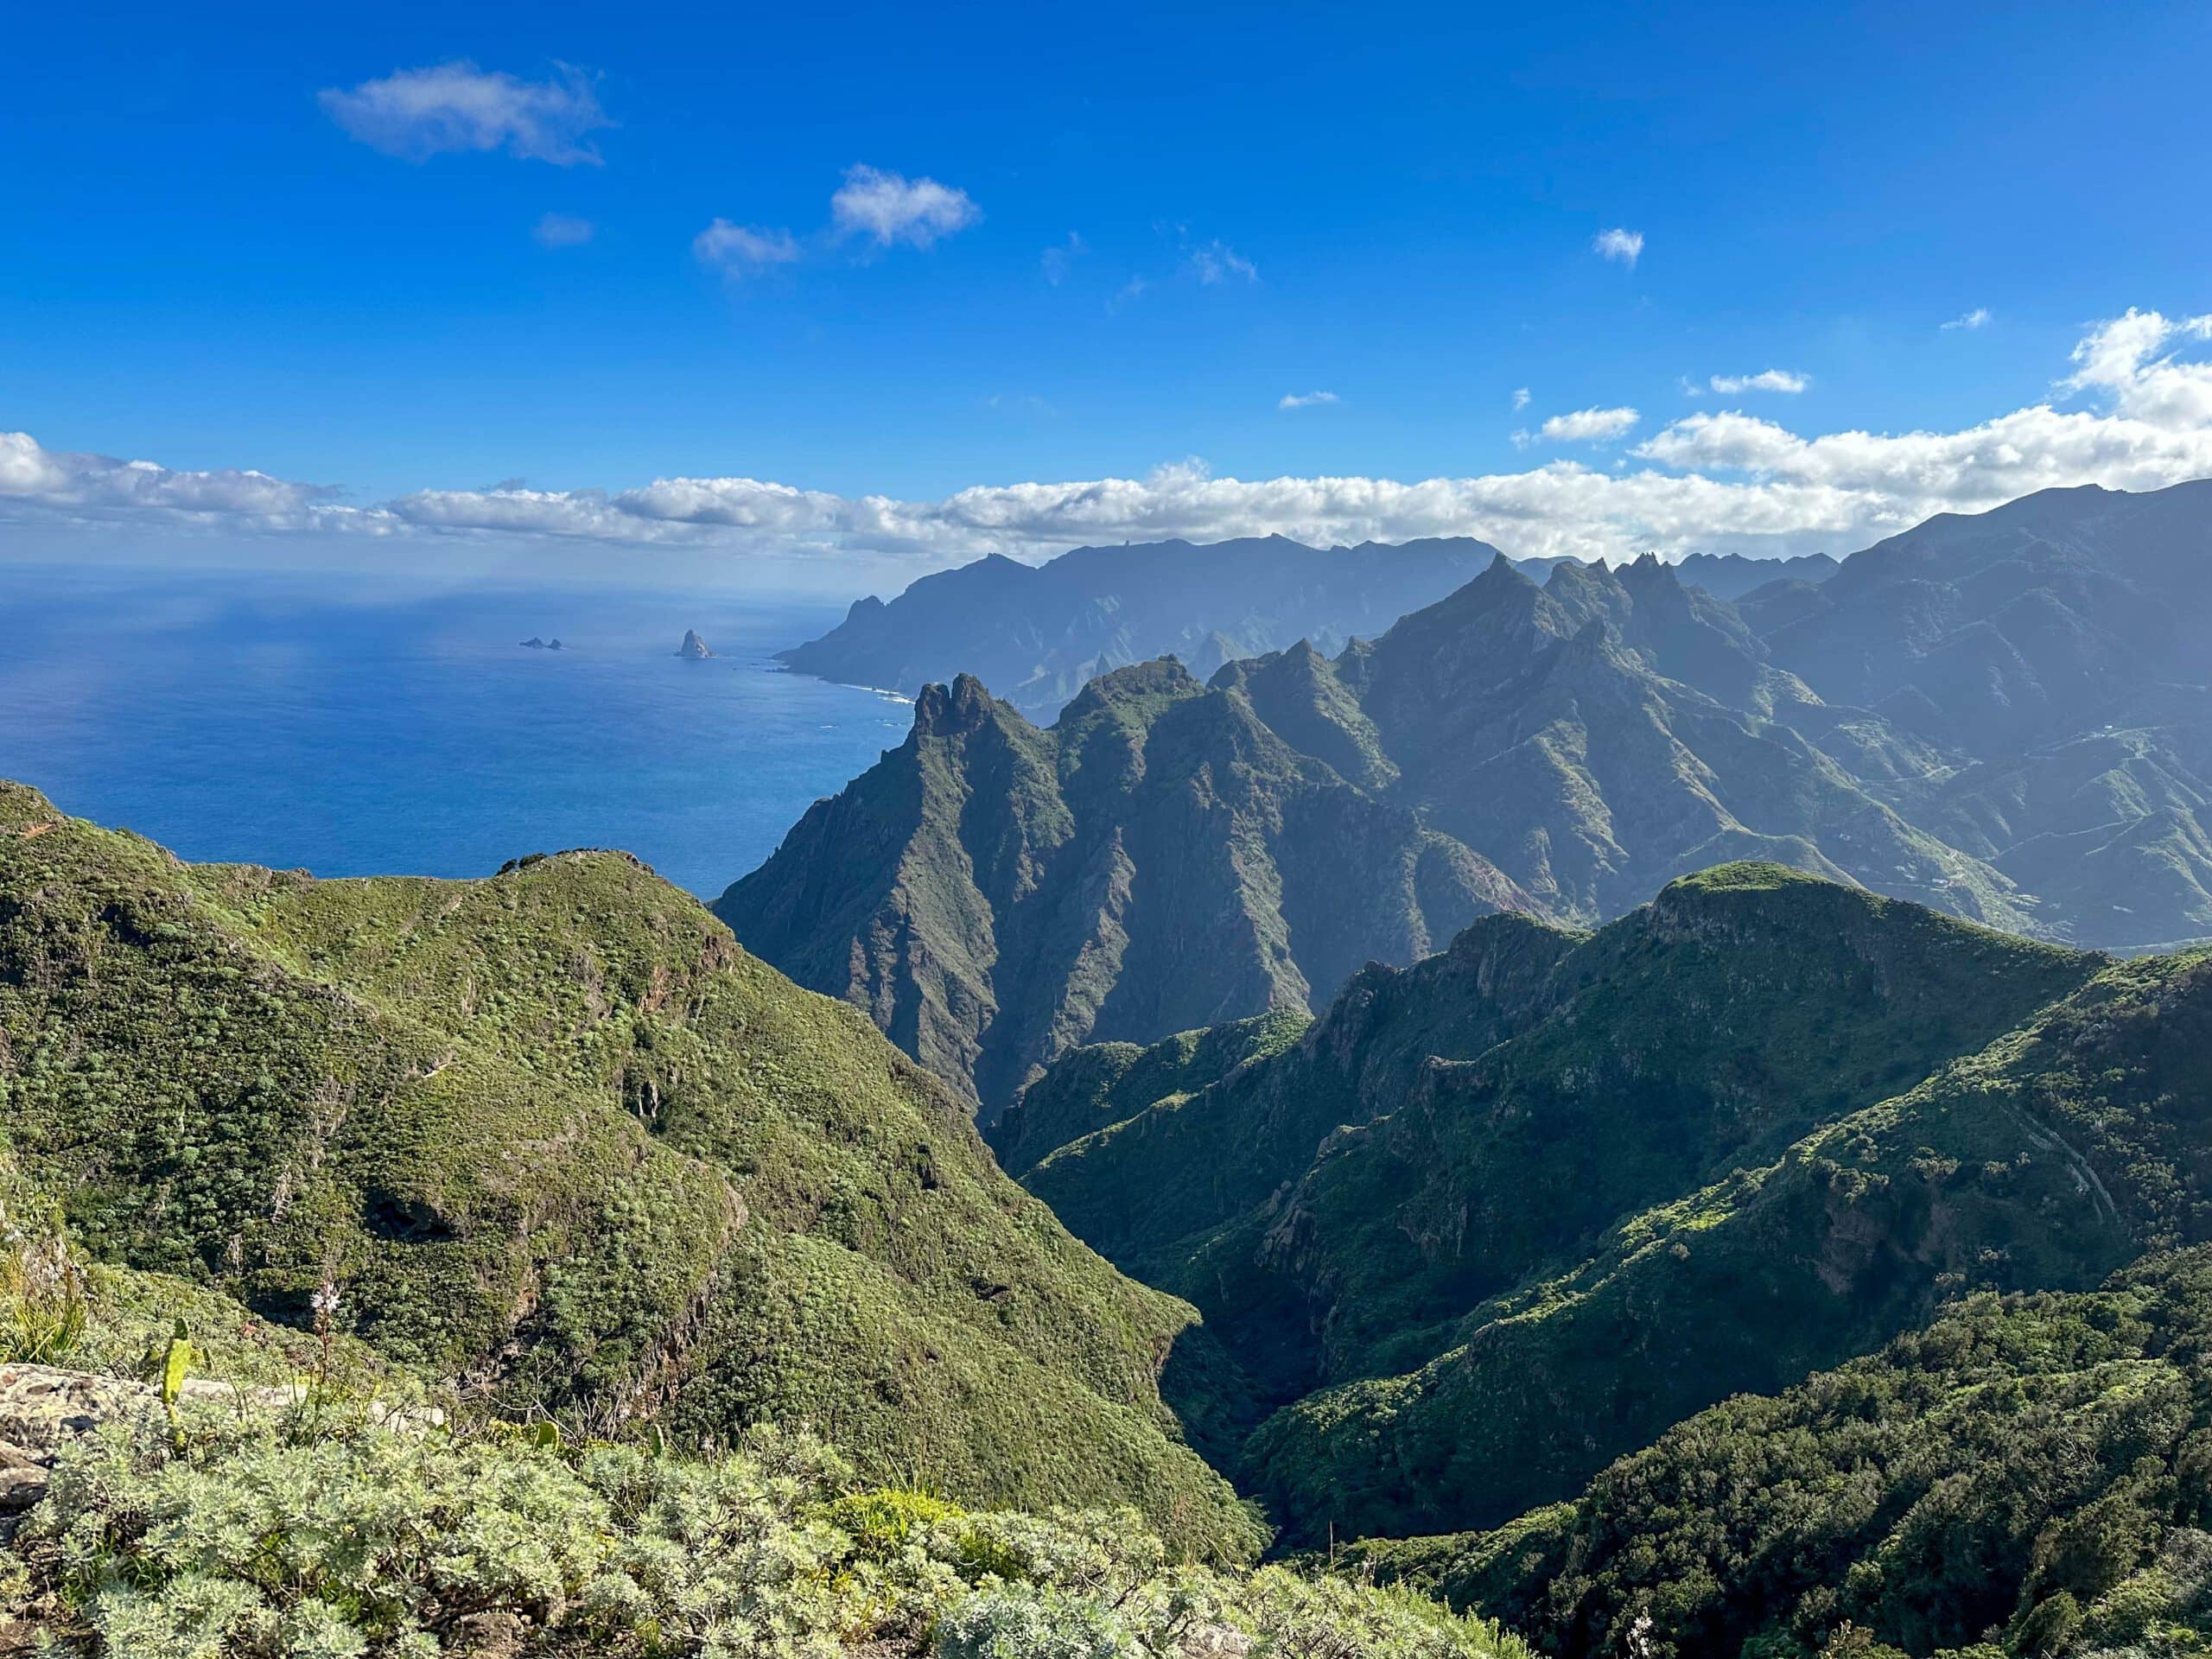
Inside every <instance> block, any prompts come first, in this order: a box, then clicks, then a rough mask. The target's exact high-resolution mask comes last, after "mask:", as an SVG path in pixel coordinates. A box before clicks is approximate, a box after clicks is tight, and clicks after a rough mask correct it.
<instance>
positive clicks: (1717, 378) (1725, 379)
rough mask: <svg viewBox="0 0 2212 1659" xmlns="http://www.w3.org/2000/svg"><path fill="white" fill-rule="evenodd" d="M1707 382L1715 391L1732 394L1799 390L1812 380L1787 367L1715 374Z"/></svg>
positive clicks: (1810, 383) (1727, 394) (1803, 388)
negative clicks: (1756, 371)
mask: <svg viewBox="0 0 2212 1659" xmlns="http://www.w3.org/2000/svg"><path fill="white" fill-rule="evenodd" d="M1709 384H1710V385H1712V387H1713V390H1714V391H1717V392H1720V393H1722V394H1724V395H1726V396H1733V395H1734V394H1735V393H1737V392H1739V391H1787V392H1799V391H1804V390H1805V388H1806V387H1808V386H1809V385H1812V384H1813V382H1812V378H1811V377H1810V376H1808V375H1802V374H1796V373H1793V372H1790V371H1789V370H1788V369H1761V370H1760V371H1759V372H1758V373H1757V374H1716V375H1714V376H1713V378H1712V380H1711V382H1710V383H1709Z"/></svg>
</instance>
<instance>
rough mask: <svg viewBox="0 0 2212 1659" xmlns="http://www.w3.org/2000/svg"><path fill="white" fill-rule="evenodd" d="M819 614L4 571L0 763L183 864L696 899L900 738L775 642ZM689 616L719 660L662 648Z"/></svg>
mask: <svg viewBox="0 0 2212 1659" xmlns="http://www.w3.org/2000/svg"><path fill="white" fill-rule="evenodd" d="M837 613H838V612H837V607H834V606H827V605H820V604H814V603H810V602H806V601H789V600H762V599H760V598H758V597H753V596H742V595H735V594H728V593H715V594H704V595H689V594H680V593H667V592H647V591H639V592H626V591H616V590H611V589H605V588H594V589H582V588H569V589H559V588H537V587H532V586H527V585H523V584H518V583H512V582H508V583H504V584H501V585H499V586H496V587H482V588H461V589H458V590H448V591H442V592H436V593H430V592H426V591H423V589H422V588H420V587H419V586H418V587H416V588H410V589H407V590H404V591H395V590H394V589H393V588H391V586H390V585H388V584H377V583H371V582H366V581H365V580H362V579H359V578H340V577H325V578H308V577H300V576H290V575H288V576H269V575H255V576H245V577H241V576H239V575H235V574H227V573H226V574H216V573H207V574H182V575H180V574H177V573H175V572H162V573H159V574H154V573H146V572H134V571H118V570H113V569H108V570H63V569H53V568H46V567H25V566H21V565H17V566H7V565H0V777H5V778H12V779H18V780H20V781H22V782H24V783H29V784H32V785H35V786H37V787H38V788H39V789H41V790H42V791H45V792H46V793H47V795H48V796H49V797H50V798H52V799H53V800H54V804H56V805H57V806H59V807H60V808H61V809H62V810H64V811H67V812H70V813H73V814H75V815H76V816H78V817H87V818H92V819H94V820H96V821H98V822H99V823H107V824H113V825H118V826H122V827H124V828H128V829H135V830H137V831H138V832H139V833H140V834H142V835H145V836H151V837H152V838H153V839H154V840H156V841H158V842H162V844H163V845H165V846H167V847H168V848H169V849H171V850H173V851H175V852H176V853H177V854H179V855H181V856H183V857H185V858H188V859H193V860H226V861H227V860H243V861H251V862H253V863H257V864H267V865H272V866H275V867H277V868H285V869H290V868H306V869H308V870H312V871H313V872H314V873H315V874H317V875H325V876H331V875H365V874H384V873H391V872H407V873H414V874H428V875H448V876H461V875H483V874H489V873H490V872H491V871H493V870H495V869H497V868H499V865H500V863H501V862H503V861H505V860H506V859H509V858H513V857H516V856H518V855H521V854H524V853H531V852H551V851H556V850H558V849H563V848H569V847H620V848H623V849H627V850H629V851H631V852H633V853H635V854H637V855H638V856H639V857H640V858H642V859H644V860H645V861H646V862H647V863H649V864H651V865H652V866H653V867H654V868H656V869H658V871H659V872H660V873H661V874H663V875H664V876H666V877H668V878H669V879H670V880H672V881H674V882H676V883H677V884H678V885H679V886H681V887H688V888H690V890H691V891H692V892H694V893H700V894H702V895H703V896H707V897H712V896H713V895H715V894H716V893H720V892H721V889H722V888H723V887H725V886H727V885H728V883H729V882H730V881H731V880H734V879H735V878H736V877H738V876H740V875H742V874H745V873H746V872H747V870H750V869H752V868H753V867H754V866H755V865H757V864H759V863H760V861H761V860H762V859H764V858H766V856H767V855H768V854H769V853H770V852H772V850H774V849H775V846H776V844H777V842H779V841H780V840H781V839H782V838H783V835H784V832H785V830H786V829H789V828H790V827H791V824H792V823H793V822H795V821H796V820H797V819H798V816H799V814H800V813H801V812H803V811H804V810H805V809H806V807H807V805H808V804H809V803H810V802H811V801H813V800H814V799H815V798H817V796H821V795H825V794H830V793H834V792H835V791H836V790H837V789H838V788H840V787H841V786H842V785H843V784H844V783H845V781H846V780H847V779H849V778H851V777H853V776H854V775H855V774H856V773H858V772H861V771H862V770H864V769H866V768H867V767H868V766H870V765H872V764H873V763H874V760H876V758H877V756H878V754H879V753H880V752H881V751H882V750H883V749H885V748H887V747H891V746H893V745H895V744H897V743H899V741H902V739H903V738H904V736H905V734H906V727H907V725H908V723H909V719H910V715H911V711H910V709H908V707H907V706H906V704H905V703H903V702H900V701H899V700H898V699H896V698H892V697H887V696H882V695H880V694H878V693H875V692H871V691H866V690H858V689H855V688H854V687H850V686H839V685H829V684H826V683H823V682H821V681H818V680H811V679H807V678H804V677H800V676H798V675H792V674H786V673H784V672H782V671H779V670H778V669H777V668H776V666H775V664H773V663H772V661H770V660H769V653H770V652H772V651H775V650H777V649H779V648H780V647H782V646H784V645H793V644H796V643H798V641H800V640H802V639H809V638H810V637H812V636H813V635H815V634H817V633H819V632H822V631H823V628H825V627H826V626H829V625H830V624H831V623H832V622H834V621H835V620H836V616H837ZM686 628H696V629H698V630H699V632H700V633H701V634H702V635H703V636H704V637H705V639H706V640H707V643H708V644H709V645H710V646H712V647H713V649H714V650H715V652H717V653H718V654H717V655H716V656H715V658H713V659H712V660H709V661H706V662H685V661H681V660H679V659H678V658H677V657H676V655H675V652H676V647H677V644H678V642H679V641H681V640H682V639H683V631H684V630H685V629H686ZM532 635H538V636H541V637H543V638H544V639H552V638H554V637H556V636H558V637H559V638H560V639H562V641H563V644H564V645H566V646H567V647H568V649H566V650H563V651H560V652H550V651H526V650H524V649H522V648H521V646H520V645H519V644H518V641H521V640H523V639H529V638H530V637H531V636H532Z"/></svg>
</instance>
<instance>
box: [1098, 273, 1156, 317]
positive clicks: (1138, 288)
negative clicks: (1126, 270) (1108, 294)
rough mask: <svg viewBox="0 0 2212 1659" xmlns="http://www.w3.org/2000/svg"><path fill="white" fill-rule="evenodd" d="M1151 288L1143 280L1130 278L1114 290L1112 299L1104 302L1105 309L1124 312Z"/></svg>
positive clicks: (1141, 278) (1149, 284)
mask: <svg viewBox="0 0 2212 1659" xmlns="http://www.w3.org/2000/svg"><path fill="white" fill-rule="evenodd" d="M1151 287H1152V284H1151V283H1149V282H1147V280H1146V279H1145V278H1143V277H1130V278H1129V280H1128V282H1126V283H1122V285H1121V286H1120V287H1119V288H1117V289H1115V290H1114V294H1113V297H1112V298H1110V299H1109V300H1108V301H1107V302H1106V308H1107V309H1108V310H1109V311H1121V310H1124V309H1126V308H1128V307H1129V306H1132V305H1135V303H1136V302H1138V301H1139V300H1141V299H1142V298H1143V297H1144V296H1145V295H1146V294H1147V292H1148V291H1149V290H1150V289H1151Z"/></svg>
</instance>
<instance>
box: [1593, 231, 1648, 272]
mask: <svg viewBox="0 0 2212 1659" xmlns="http://www.w3.org/2000/svg"><path fill="white" fill-rule="evenodd" d="M1590 251H1592V253H1594V254H1596V255H1597V256H1598V257H1599V258H1600V259H1613V260H1618V262H1619V263H1620V264H1624V265H1626V266H1628V267H1629V268H1630V270H1633V269H1635V266H1636V262H1637V260H1639V259H1641V258H1643V232H1642V231H1626V230H1623V229H1621V228H1620V227H1619V226H1614V227H1613V228H1612V229H1611V230H1610V231H1600V232H1598V234H1597V236H1596V237H1595V238H1592V241H1591V244H1590Z"/></svg>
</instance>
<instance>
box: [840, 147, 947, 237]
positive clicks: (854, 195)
mask: <svg viewBox="0 0 2212 1659" xmlns="http://www.w3.org/2000/svg"><path fill="white" fill-rule="evenodd" d="M829 217H830V219H831V221H832V222H833V223H834V224H836V226H837V228H838V229H839V230H841V231H843V232H847V233H848V234H854V235H861V236H866V237H868V238H870V239H871V240H872V241H874V243H875V244H876V245H878V246H879V247H889V246H890V245H892V244H893V243H894V242H903V243H905V244H906V245H908V246H909V247H915V248H926V247H929V246H931V245H933V244H935V243H938V242H940V241H942V240H943V239H944V238H946V237H948V236H950V235H952V234H953V233H954V232H957V231H963V230H965V229H967V228H968V226H970V225H973V224H975V223H976V222H977V221H978V220H979V219H982V217H983V210H982V208H980V207H977V206H976V204H975V202H974V200H971V199H970V198H969V194H968V193H967V192H966V191H965V190H956V189H954V188H952V187H951V186H950V185H949V184H939V183H938V181H936V180H935V179H910V178H907V177H906V176H905V175H901V174H898V173H887V172H886V171H884V170H883V169H882V168H875V167H852V168H846V170H845V181H844V183H843V184H842V185H840V186H839V187H838V189H837V194H836V195H834V196H832V197H830V198H829Z"/></svg>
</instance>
